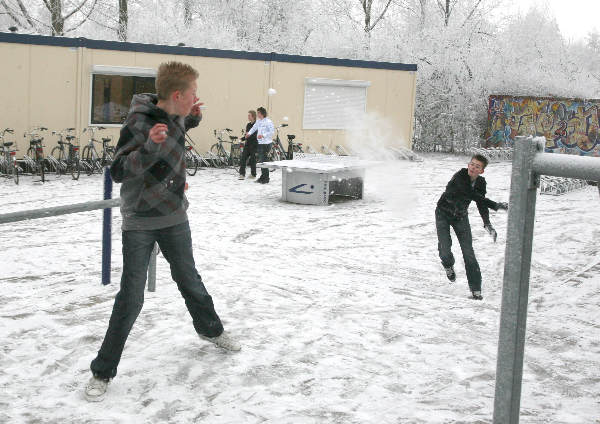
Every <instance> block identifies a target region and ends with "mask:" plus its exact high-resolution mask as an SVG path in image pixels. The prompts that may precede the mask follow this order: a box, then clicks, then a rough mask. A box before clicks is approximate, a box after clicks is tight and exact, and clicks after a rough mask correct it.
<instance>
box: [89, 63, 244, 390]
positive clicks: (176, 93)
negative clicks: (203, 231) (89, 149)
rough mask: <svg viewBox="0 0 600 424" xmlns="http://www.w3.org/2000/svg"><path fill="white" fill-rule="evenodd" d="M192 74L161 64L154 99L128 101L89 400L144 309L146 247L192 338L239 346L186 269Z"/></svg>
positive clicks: (110, 373)
mask: <svg viewBox="0 0 600 424" xmlns="http://www.w3.org/2000/svg"><path fill="white" fill-rule="evenodd" d="M197 78H198V72H197V71H196V70H195V69H193V68H192V67H191V66H189V65H185V64H183V63H179V62H169V63H163V64H161V65H160V67H159V68H158V74H157V76H156V92H157V95H154V94H141V95H136V96H134V97H133V99H132V102H131V109H130V111H129V114H128V116H127V119H126V121H125V124H124V126H123V128H122V129H121V135H120V138H119V142H118V144H117V152H116V155H115V159H114V161H113V164H112V166H111V168H110V173H111V176H112V178H113V179H114V180H115V181H116V182H119V183H122V184H121V215H122V219H123V224H122V230H123V232H122V241H123V274H122V276H121V286H120V291H119V293H118V294H117V296H116V298H115V303H114V306H113V310H112V315H111V317H110V321H109V324H108V330H107V331H106V336H105V337H104V341H103V342H102V346H101V347H100V351H99V352H98V355H97V356H96V358H95V359H94V360H93V361H92V363H91V365H90V368H91V371H92V377H91V378H90V381H89V382H88V384H87V386H86V389H85V396H86V398H87V399H88V400H89V401H93V402H98V401H101V400H102V399H103V398H104V395H105V393H106V389H107V385H108V382H109V380H110V379H112V378H113V377H115V376H116V374H117V366H118V365H119V362H120V359H121V354H122V353H123V349H124V347H125V341H126V340H127V337H128V335H129V332H130V331H131V328H132V326H133V323H134V322H135V320H136V318H137V316H138V315H139V313H140V311H141V309H142V305H143V303H144V288H145V284H146V274H147V270H148V263H149V261H150V255H151V253H152V250H153V248H154V244H155V243H158V245H159V247H160V250H161V251H162V253H163V255H164V257H165V258H166V259H167V261H168V262H169V265H170V266H171V276H172V277H173V280H175V282H176V283H177V287H178V289H179V291H180V292H181V294H182V296H183V298H184V299H185V304H186V306H187V309H188V311H189V313H190V315H191V317H192V322H193V325H194V329H195V330H196V333H198V335H199V336H200V338H201V339H203V340H207V341H210V342H212V343H214V344H216V345H217V346H219V347H222V348H224V349H228V350H240V346H239V344H238V343H237V341H235V340H234V339H233V338H232V337H231V336H229V335H228V334H227V333H226V332H224V330H223V325H222V323H221V320H220V319H219V316H218V315H217V313H216V312H215V308H214V305H213V301H212V298H211V296H210V295H209V294H208V292H207V291H206V288H205V287H204V284H203V282H202V278H201V277H200V275H199V274H198V271H197V270H196V267H195V264H194V255H193V251H192V238H191V232H190V226H189V223H188V217H187V212H186V210H187V207H188V202H187V199H186V197H185V194H184V191H185V189H186V187H187V185H186V182H185V179H186V172H185V157H184V153H185V132H186V131H187V130H188V129H189V128H193V127H195V126H197V125H198V123H199V122H200V120H201V118H202V113H201V110H200V105H201V103H198V98H197V97H196V89H197V85H196V79H197Z"/></svg>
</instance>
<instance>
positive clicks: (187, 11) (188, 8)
mask: <svg viewBox="0 0 600 424" xmlns="http://www.w3.org/2000/svg"><path fill="white" fill-rule="evenodd" d="M192 4H193V1H192V0H183V23H184V24H185V26H186V27H187V28H189V27H190V26H192Z"/></svg>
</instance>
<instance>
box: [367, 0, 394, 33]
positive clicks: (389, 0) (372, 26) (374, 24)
mask: <svg viewBox="0 0 600 424" xmlns="http://www.w3.org/2000/svg"><path fill="white" fill-rule="evenodd" d="M391 2H392V0H388V2H387V4H386V5H385V8H384V9H383V12H381V15H379V18H377V19H376V20H375V22H374V23H373V25H371V28H369V31H371V30H372V29H374V28H375V26H376V25H377V24H378V23H379V21H380V20H381V18H383V15H385V12H387V10H388V7H390V3H391ZM369 12H370V10H369Z"/></svg>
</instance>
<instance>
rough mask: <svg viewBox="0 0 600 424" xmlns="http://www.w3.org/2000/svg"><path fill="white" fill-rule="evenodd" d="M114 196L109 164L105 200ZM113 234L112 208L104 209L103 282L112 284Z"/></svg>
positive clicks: (105, 178)
mask: <svg viewBox="0 0 600 424" xmlns="http://www.w3.org/2000/svg"><path fill="white" fill-rule="evenodd" d="M111 198H112V178H110V171H109V168H108V166H107V167H105V168H104V200H108V199H111ZM111 236H112V208H106V209H104V215H103V221H102V284H104V285H107V284H110V254H111V245H112V243H111Z"/></svg>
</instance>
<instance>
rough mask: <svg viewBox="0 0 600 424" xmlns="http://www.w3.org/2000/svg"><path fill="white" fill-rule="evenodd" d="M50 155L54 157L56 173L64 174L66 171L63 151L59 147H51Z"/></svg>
mask: <svg viewBox="0 0 600 424" xmlns="http://www.w3.org/2000/svg"><path fill="white" fill-rule="evenodd" d="M50 156H52V157H53V158H54V159H56V164H55V165H56V175H58V176H60V175H62V174H64V173H65V172H66V171H67V164H66V157H65V151H64V150H63V149H61V148H60V147H55V148H54V149H52V152H51V153H50Z"/></svg>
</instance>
